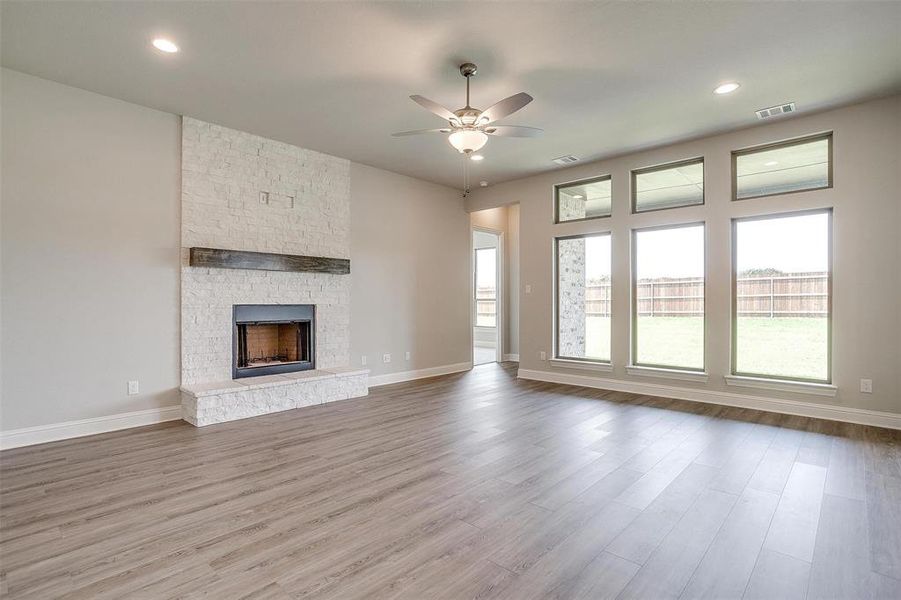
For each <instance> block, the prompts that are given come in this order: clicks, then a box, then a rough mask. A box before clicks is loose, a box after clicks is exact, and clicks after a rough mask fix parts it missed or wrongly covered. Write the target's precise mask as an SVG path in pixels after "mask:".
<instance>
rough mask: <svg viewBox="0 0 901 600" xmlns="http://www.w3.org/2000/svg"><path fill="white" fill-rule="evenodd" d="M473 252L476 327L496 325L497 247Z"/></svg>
mask: <svg viewBox="0 0 901 600" xmlns="http://www.w3.org/2000/svg"><path fill="white" fill-rule="evenodd" d="M475 252H476V273H475V280H476V281H475V304H476V327H497V248H479V249H477V250H476V251H475Z"/></svg>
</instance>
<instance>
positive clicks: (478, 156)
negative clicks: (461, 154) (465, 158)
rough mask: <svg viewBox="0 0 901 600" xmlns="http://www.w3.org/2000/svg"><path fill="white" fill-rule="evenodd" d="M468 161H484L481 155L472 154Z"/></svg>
mask: <svg viewBox="0 0 901 600" xmlns="http://www.w3.org/2000/svg"><path fill="white" fill-rule="evenodd" d="M469 160H485V157H484V156H482V155H481V154H473V155H472V156H470V157H469Z"/></svg>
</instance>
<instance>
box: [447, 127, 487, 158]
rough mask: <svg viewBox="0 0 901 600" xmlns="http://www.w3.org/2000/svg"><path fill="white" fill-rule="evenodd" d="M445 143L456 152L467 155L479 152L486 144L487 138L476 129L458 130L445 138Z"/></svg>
mask: <svg viewBox="0 0 901 600" xmlns="http://www.w3.org/2000/svg"><path fill="white" fill-rule="evenodd" d="M447 141H448V142H450V145H451V146H453V147H454V148H456V149H457V151H458V152H462V153H464V154H469V153H470V152H476V151H478V150H481V149H482V147H483V146H484V145H485V144H486V143H487V142H488V136H487V135H485V134H484V133H483V132H481V131H479V130H478V129H458V130H457V131H455V132H453V133H452V134H450V135H449V136H447Z"/></svg>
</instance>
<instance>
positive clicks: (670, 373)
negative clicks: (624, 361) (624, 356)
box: [626, 365, 708, 383]
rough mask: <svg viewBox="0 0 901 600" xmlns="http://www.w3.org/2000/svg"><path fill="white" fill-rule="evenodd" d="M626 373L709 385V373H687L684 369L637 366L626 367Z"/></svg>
mask: <svg viewBox="0 0 901 600" xmlns="http://www.w3.org/2000/svg"><path fill="white" fill-rule="evenodd" d="M626 373H628V374H629V375H639V376H641V377H658V378H660V379H678V380H680V381H694V382H696V383H707V379H708V376H707V372H706V371H705V372H702V371H686V370H683V369H664V368H660V367H639V366H637V365H628V366H626Z"/></svg>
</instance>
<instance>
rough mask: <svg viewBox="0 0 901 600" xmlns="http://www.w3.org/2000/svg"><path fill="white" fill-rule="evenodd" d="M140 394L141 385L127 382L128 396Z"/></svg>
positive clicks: (135, 382)
mask: <svg viewBox="0 0 901 600" xmlns="http://www.w3.org/2000/svg"><path fill="white" fill-rule="evenodd" d="M140 392H141V384H140V382H138V381H129V382H128V395H129V396H134V395H135V394H139V393H140Z"/></svg>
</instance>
